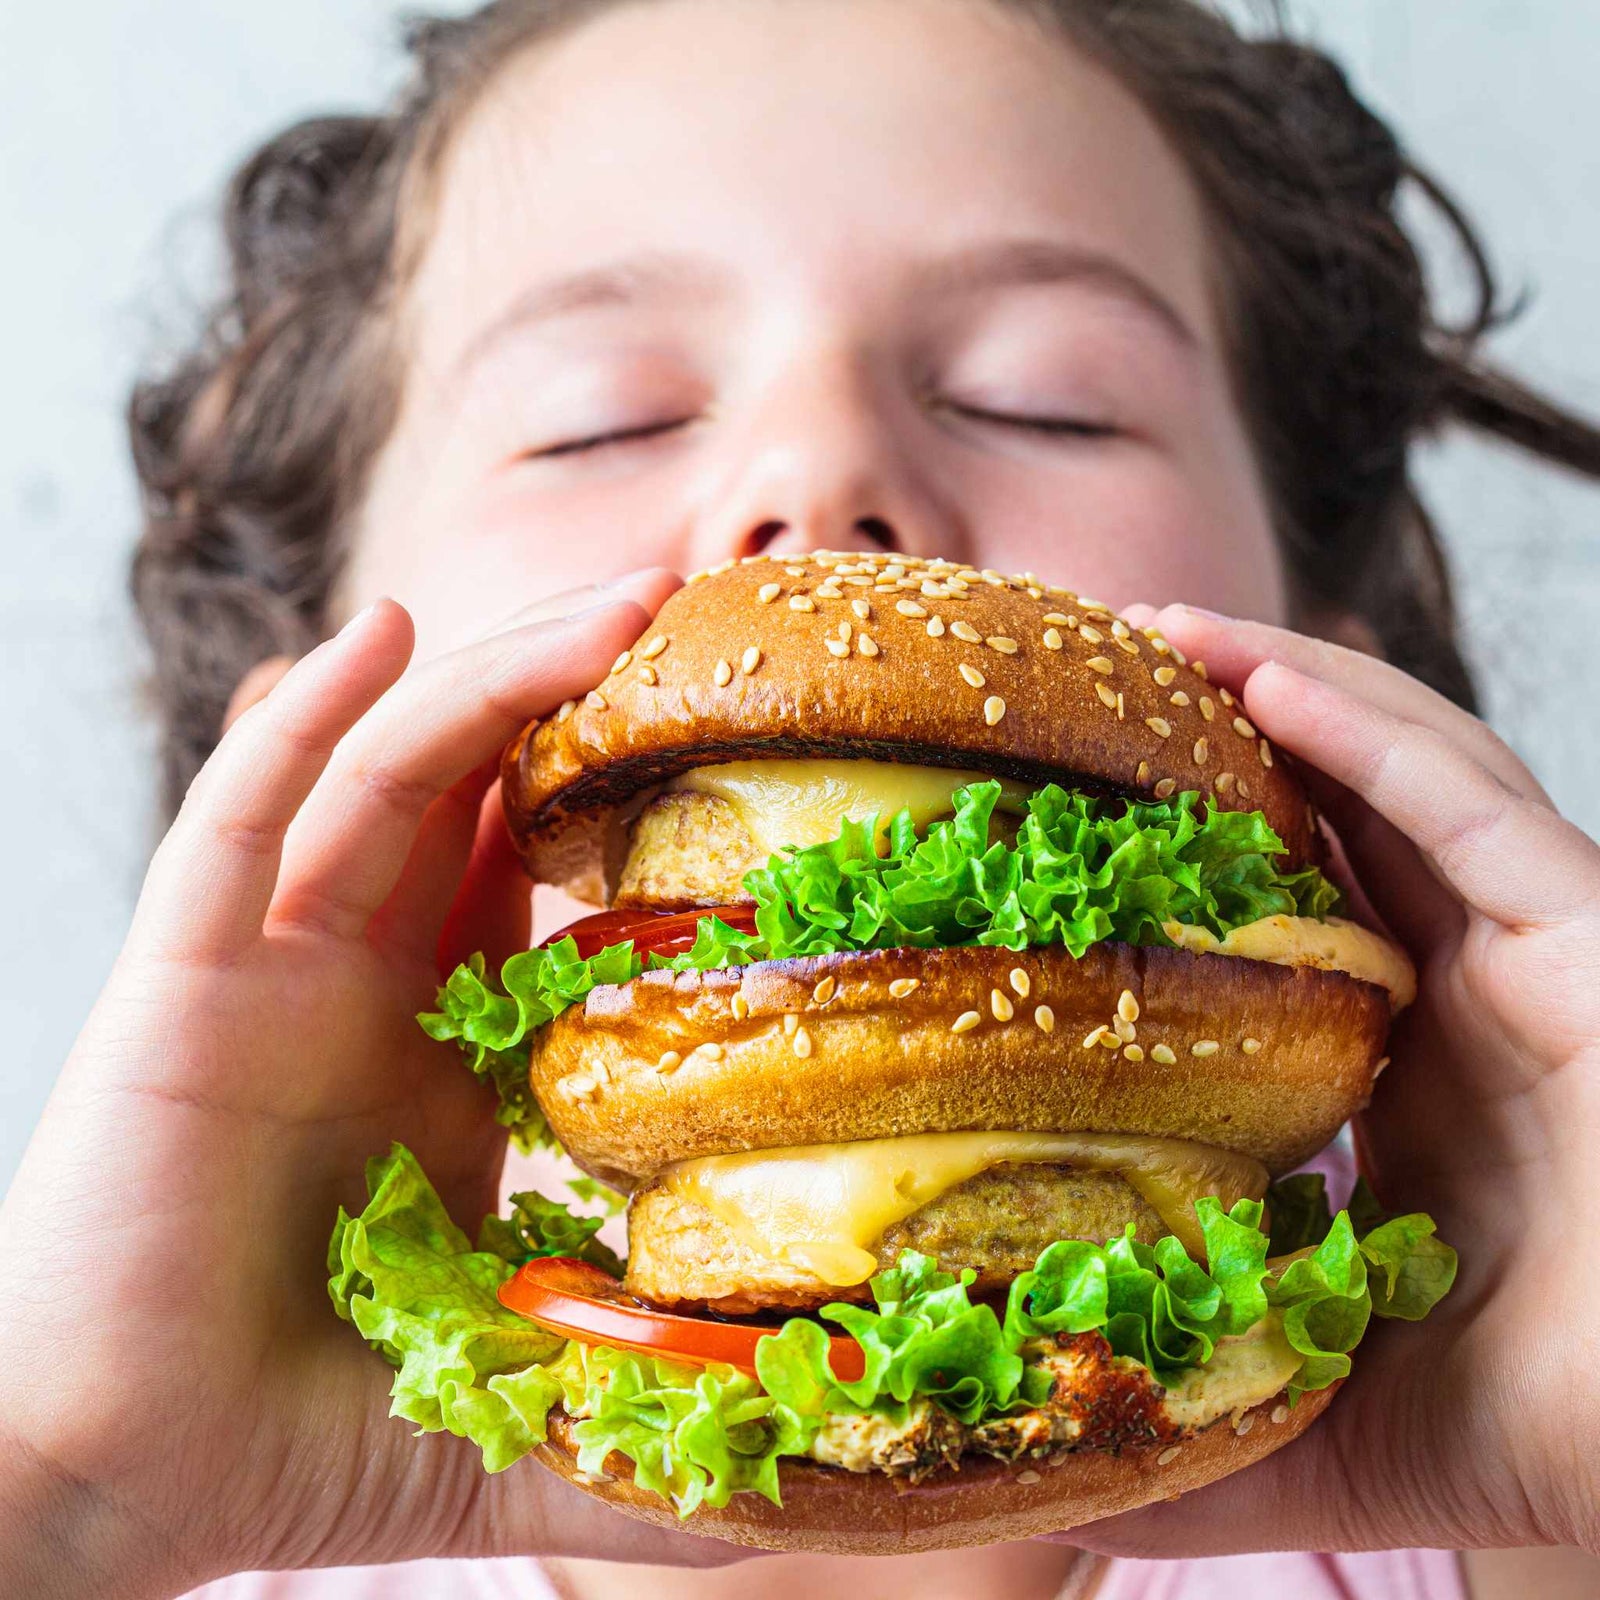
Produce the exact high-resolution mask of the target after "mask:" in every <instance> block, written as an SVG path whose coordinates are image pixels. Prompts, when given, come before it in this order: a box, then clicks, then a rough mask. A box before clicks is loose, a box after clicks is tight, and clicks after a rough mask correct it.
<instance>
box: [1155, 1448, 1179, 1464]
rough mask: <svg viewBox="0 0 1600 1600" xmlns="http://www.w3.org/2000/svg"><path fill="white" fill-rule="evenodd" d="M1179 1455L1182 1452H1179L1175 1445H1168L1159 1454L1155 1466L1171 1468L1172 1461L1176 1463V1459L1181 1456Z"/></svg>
mask: <svg viewBox="0 0 1600 1600" xmlns="http://www.w3.org/2000/svg"><path fill="white" fill-rule="evenodd" d="M1181 1454H1182V1452H1181V1451H1180V1450H1179V1448H1178V1446H1177V1445H1175V1444H1170V1445H1168V1446H1167V1448H1166V1449H1165V1450H1163V1451H1162V1452H1161V1454H1160V1455H1158V1456H1157V1457H1156V1465H1157V1466H1158V1467H1168V1466H1171V1465H1172V1463H1173V1462H1174V1461H1176V1460H1177V1459H1178V1457H1179V1455H1181Z"/></svg>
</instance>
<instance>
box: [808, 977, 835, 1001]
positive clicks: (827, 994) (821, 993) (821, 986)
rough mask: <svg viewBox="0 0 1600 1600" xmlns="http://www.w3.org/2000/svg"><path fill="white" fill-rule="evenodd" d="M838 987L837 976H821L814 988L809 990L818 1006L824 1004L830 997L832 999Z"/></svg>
mask: <svg viewBox="0 0 1600 1600" xmlns="http://www.w3.org/2000/svg"><path fill="white" fill-rule="evenodd" d="M838 988H839V981H838V979H837V978H834V977H832V976H829V977H826V978H821V979H819V980H818V981H817V986H816V988H815V989H813V990H812V991H811V998H812V999H813V1000H815V1001H816V1002H817V1004H818V1005H819V1006H825V1005H827V1003H828V1002H829V1001H830V1000H831V999H833V997H834V994H835V993H836V992H837V990H838Z"/></svg>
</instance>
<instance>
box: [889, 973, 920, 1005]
mask: <svg viewBox="0 0 1600 1600" xmlns="http://www.w3.org/2000/svg"><path fill="white" fill-rule="evenodd" d="M921 981H922V980H921V979H920V978H896V979H895V980H894V982H893V983H891V984H890V985H889V993H890V994H892V995H893V996H894V997H895V999H896V1000H904V999H905V997H906V996H907V995H908V994H913V993H915V992H916V989H917V986H918V985H919V984H920V983H921Z"/></svg>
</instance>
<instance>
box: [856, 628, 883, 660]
mask: <svg viewBox="0 0 1600 1600" xmlns="http://www.w3.org/2000/svg"><path fill="white" fill-rule="evenodd" d="M856 648H857V649H858V650H859V651H860V652H861V653H862V655H864V656H875V655H877V654H878V641H877V640H876V639H874V638H871V637H870V636H869V635H867V634H865V633H863V634H861V635H859V636H858V637H857V639H856Z"/></svg>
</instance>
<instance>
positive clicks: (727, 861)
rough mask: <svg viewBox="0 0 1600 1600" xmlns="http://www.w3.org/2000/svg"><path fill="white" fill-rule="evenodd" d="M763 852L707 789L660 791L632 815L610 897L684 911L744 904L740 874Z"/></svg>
mask: <svg viewBox="0 0 1600 1600" xmlns="http://www.w3.org/2000/svg"><path fill="white" fill-rule="evenodd" d="M765 865H766V858H765V857H764V856H763V855H762V853H761V851H760V849H759V848H758V846H757V845H756V841H755V840H754V839H753V838H751V836H750V834H749V831H748V830H747V829H746V828H745V825H744V824H743V822H741V821H740V820H739V814H738V812H737V811H735V810H734V808H733V807H732V806H730V805H729V804H728V803H727V802H726V801H725V800H719V799H717V798H716V796H714V795H709V794H663V795H658V796H657V797H656V798H655V799H654V800H652V801H651V802H650V803H649V804H648V805H647V806H646V807H645V808H644V810H643V811H641V812H640V813H639V815H638V817H637V819H636V820H635V821H634V824H633V834H632V838H631V841H630V844H629V849H628V858H627V862H626V863H625V865H624V866H623V869H622V877H621V879H620V880H619V882H618V884H617V891H616V895H615V897H614V898H613V901H612V903H613V904H614V905H617V906H623V907H627V908H630V909H638V910H649V911H686V910H690V909H692V908H694V907H697V906H730V905H747V904H749V903H750V896H749V894H748V893H746V891H745V887H744V875H745V873H747V872H749V871H750V869H751V868H752V867H763V866H765Z"/></svg>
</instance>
